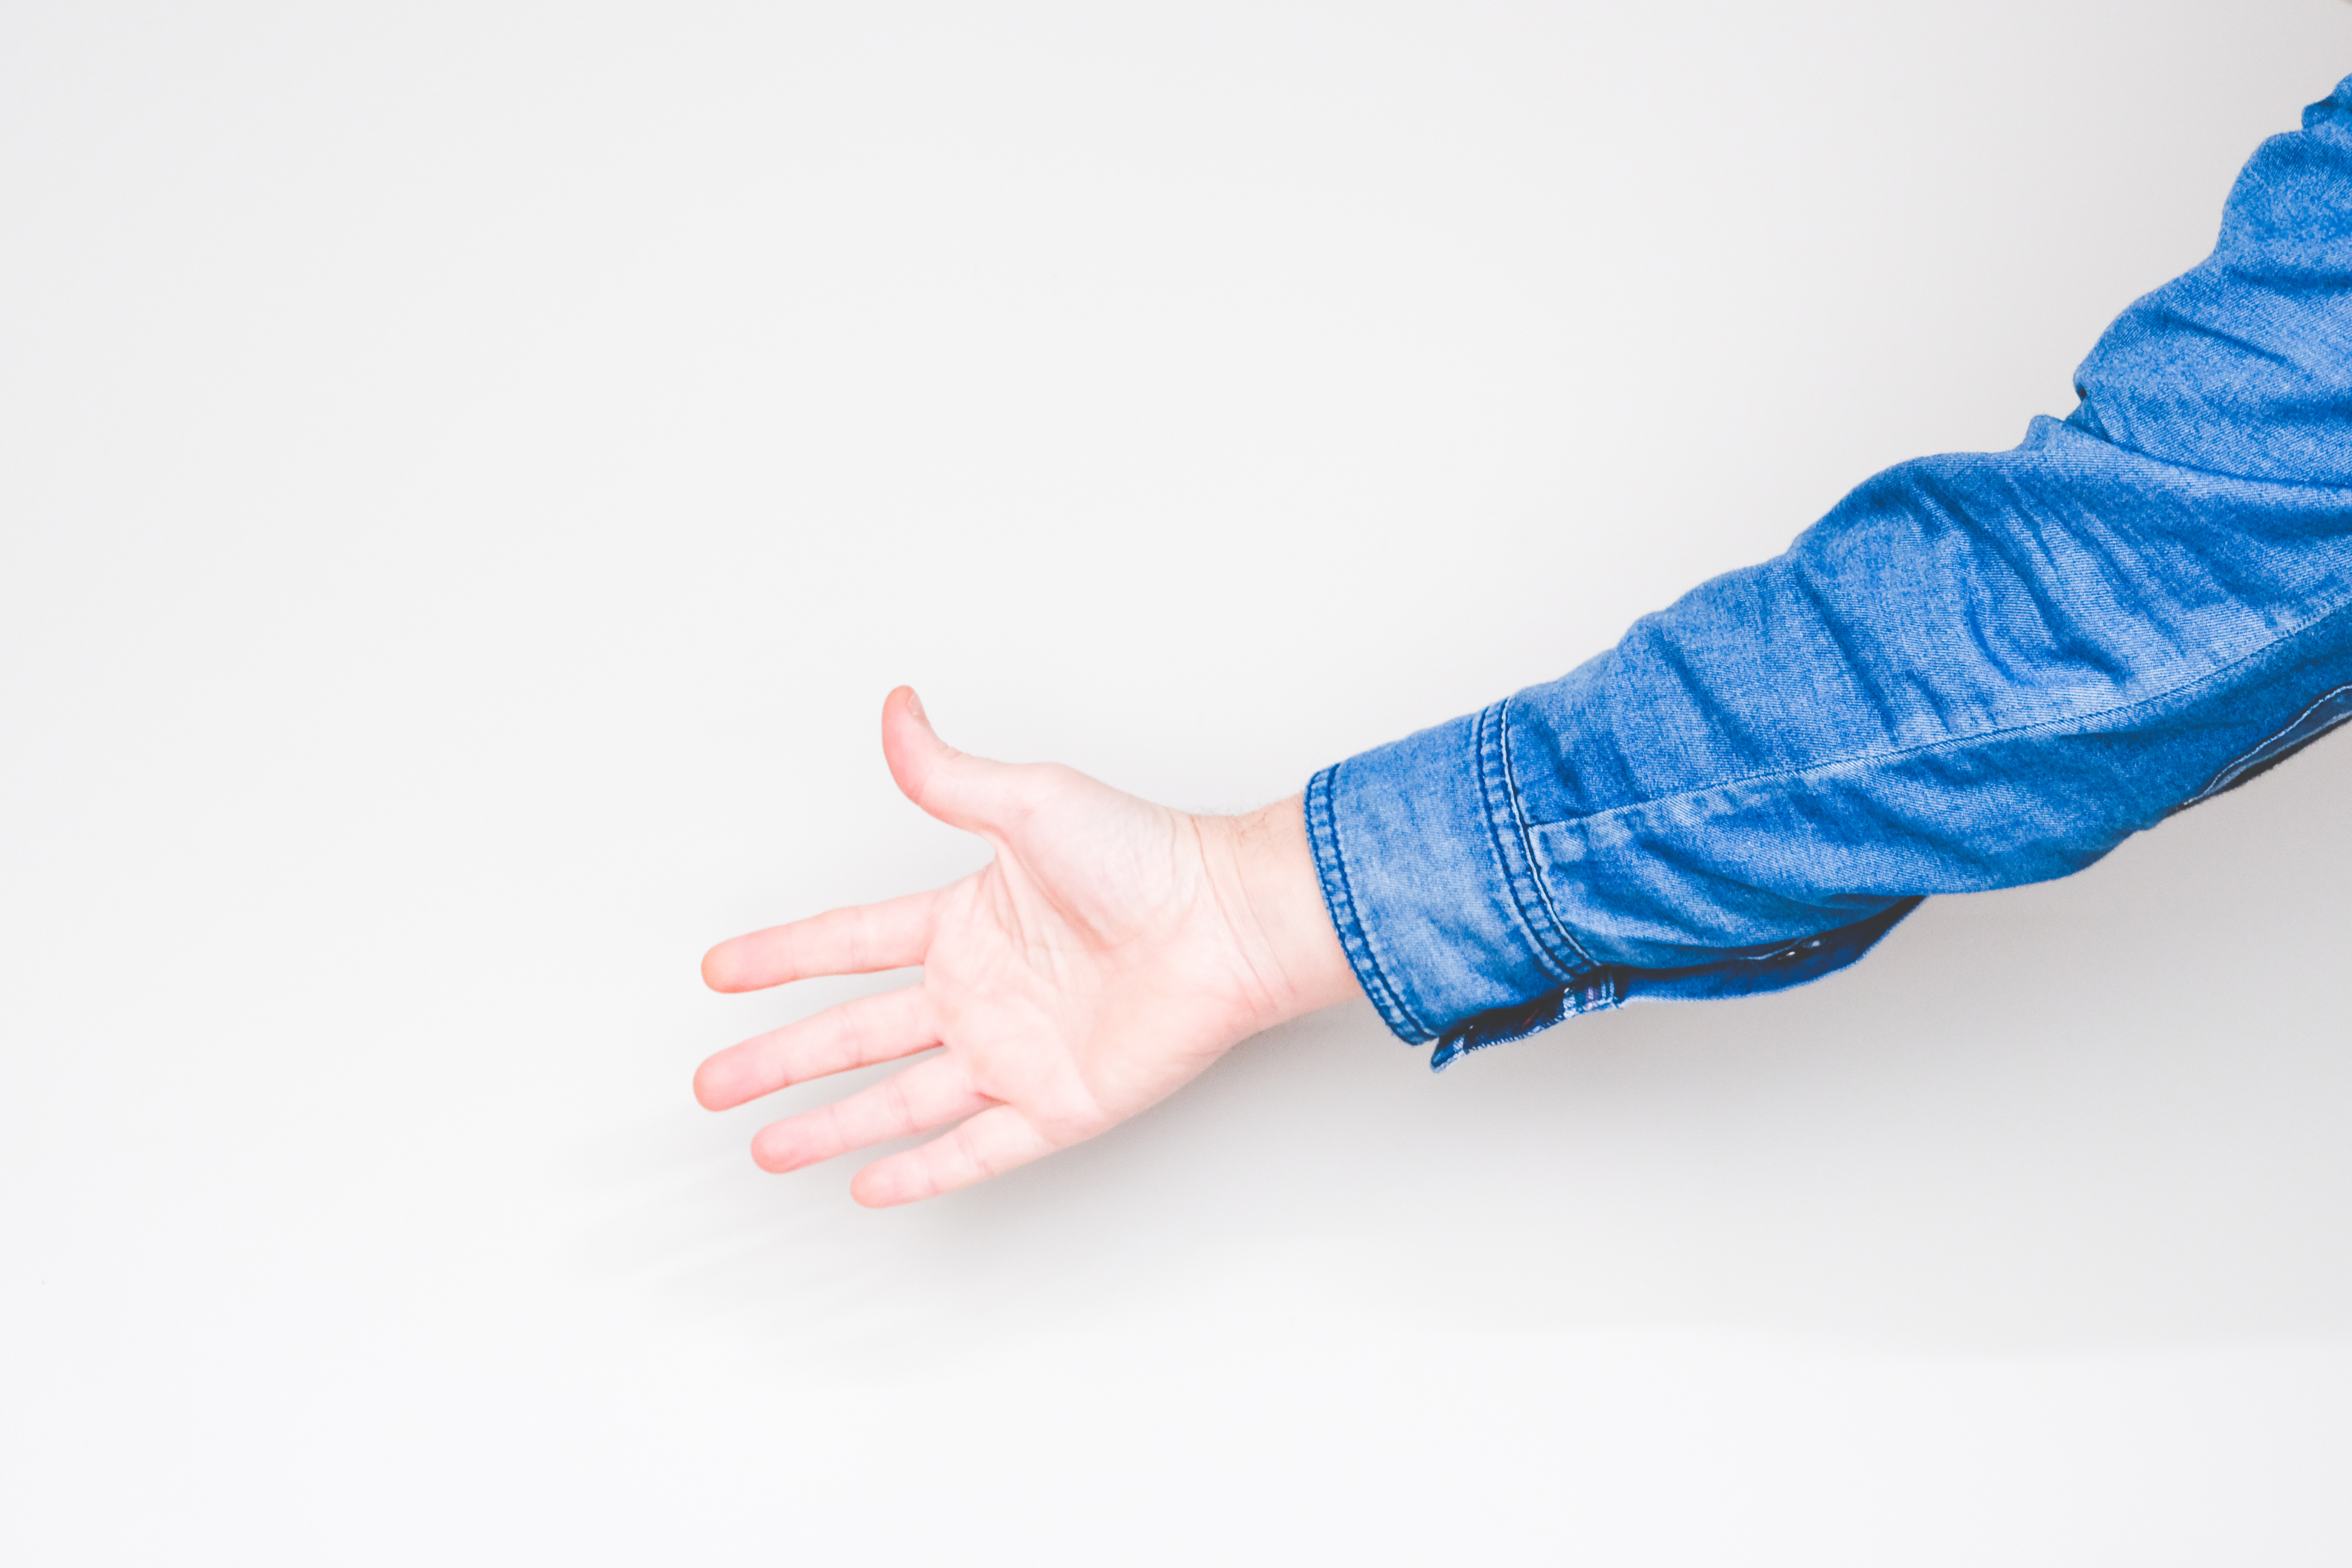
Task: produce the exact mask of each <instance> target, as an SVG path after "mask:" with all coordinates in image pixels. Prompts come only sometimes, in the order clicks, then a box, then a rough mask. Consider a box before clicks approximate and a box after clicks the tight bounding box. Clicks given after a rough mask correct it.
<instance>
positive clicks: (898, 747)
mask: <svg viewBox="0 0 2352 1568" xmlns="http://www.w3.org/2000/svg"><path fill="white" fill-rule="evenodd" d="M882 757H883V759H884V760H885V761H887V762H888V763H889V765H890V777H891V779H893V780H894V781H896V783H897V784H898V789H899V792H900V793H901V794H903V795H905V796H906V797H907V799H908V800H912V801H913V802H914V803H915V804H916V805H918V806H920V807H921V808H922V809H923V810H926V811H929V813H930V814H931V815H932V816H934V817H937V818H938V819H939V820H940V821H942V822H945V823H947V824H948V825H949V826H950V827H951V828H961V829H963V830H965V831H967V832H980V831H983V830H984V829H985V828H986V827H987V826H989V825H990V824H992V823H994V822H996V821H999V820H1000V819H1001V818H1002V817H1003V815H1004V814H1005V812H1006V810H1008V808H1009V807H1010V806H1011V805H1012V804H1013V789H1014V785H1015V782H1016V781H1017V780H1018V779H1019V778H1020V775H1021V769H1020V768H1015V767H1013V766H1012V765H1011V764H1009V763H1003V762H991V761H989V760H988V759H987V758H984V757H970V756H967V755H965V754H964V753H963V752H961V751H958V750H957V749H956V748H955V747H952V746H950V745H949V744H948V743H947V742H946V741H944V740H941V739H940V737H939V734H938V732H937V731H935V730H933V729H932V728H931V721H930V719H929V717H928V716H926V715H925V714H924V712H923V705H922V704H921V702H919V700H917V698H916V696H915V688H914V687H912V686H900V687H899V688H898V690H896V691H894V692H892V693H891V694H890V695H888V696H887V697H885V698H883V699H882Z"/></svg>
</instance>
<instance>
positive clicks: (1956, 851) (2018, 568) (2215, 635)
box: [1306, 78, 2352, 1068]
mask: <svg viewBox="0 0 2352 1568" xmlns="http://www.w3.org/2000/svg"><path fill="white" fill-rule="evenodd" d="M2075 391H2076V393H2077V395H2078V396H2079V397H2080V399H2081V400H2082V401H2081V404H2080V406H2079V407H2077V408H2076V409H2075V410H2074V413H2073V414H2072V415H2070V416H2069V417H2068V418H2067V419H2066V420H2065V421H2064V422H2063V423H2061V422H2059V421H2056V420H2053V419H2047V418H2036V419H2034V420H2033V421H2032V424H2031V426H2030V427H2029V429H2028V431H2027V433H2026V436H2025V439H2024V441H2023V442H2022V443H2021V444H2019V445H2018V446H2016V447H2015V448H2013V449H2012V450H2011V451H2008V452H2000V453H1966V454H1958V455H1947V456H1941V457H1927V458H1922V459H1919V460H1917V461H1916V462H1911V463H1906V464H1903V465H1900V466H1898V467H1895V468H1891V469H1888V470H1887V471H1886V472H1885V473H1883V474H1880V475H1878V476H1875V477H1874V478H1872V479H1870V480H1867V481H1866V482H1864V484H1863V485H1862V486H1861V487H1860V488H1858V489H1856V490H1855V491H1854V492H1853V494H1851V495H1850V496H1848V497H1845V499H1844V500H1843V501H1841V502H1840V503H1839V504H1838V506H1837V507H1835V509H1833V510H1832V512H1831V513H1830V514H1829V516H1828V517H1824V518H1822V521H1820V522H1819V523H1817V524H1815V525H1814V526H1813V527H1812V528H1809V529H1807V530H1806V531H1805V532H1804V533H1803V534H1801V536H1799V537H1798V538H1797V539H1796V541H1795V543H1794V544H1793V545H1792V546H1791V547H1790V549H1789V550H1788V552H1787V553H1786V554H1784V555H1781V556H1780V557H1778V558H1776V559H1772V560H1769V561H1766V562H1764V563H1763V564H1762V565H1760V566H1753V567H1748V568H1747V569H1745V570H1739V571H1734V572H1730V573H1727V574H1726V575H1724V576H1722V577H1718V578H1717V579H1715V580H1713V581H1711V582H1707V583H1706V584H1704V585H1702V586H1700V587H1699V588H1697V589H1696V590H1694V591H1692V592H1690V593H1689V594H1687V595H1685V597H1684V598H1683V599H1682V600H1680V601H1677V602H1676V603H1675V604H1674V605H1672V606H1671V607H1669V608H1667V609H1665V610H1664V611H1661V612H1658V613H1656V614H1654V615H1650V616H1646V617H1644V618H1643V620H1641V621H1640V622H1636V623H1635V624H1634V626H1633V629H1632V630H1631V631H1630V632H1627V634H1626V635H1625V637H1624V639H1623V641H1622V642H1620V643H1618V644H1617V645H1616V646H1615V647H1614V648H1612V649H1611V650H1609V651H1608V652H1607V653H1602V654H1601V655H1599V656H1598V657H1596V658H1594V659H1592V660H1591V661H1590V662H1588V663H1586V664H1583V665H1581V666H1580V667H1579V668H1577V669H1575V670H1573V671H1570V673H1569V674H1566V675H1564V676H1562V677H1561V678H1559V680H1556V681H1553V682H1550V683H1549V684H1548V685H1538V686H1530V687H1528V689H1527V690H1525V691H1522V692H1520V693H1518V694H1517V695H1514V696H1511V697H1508V698H1506V699H1505V700H1503V701H1502V702H1498V703H1496V704H1495V705H1494V706H1492V707H1489V708H1487V709H1486V710H1485V711H1484V712H1481V713H1475V714H1471V715H1468V716H1465V717H1462V718H1457V719H1455V720H1454V721H1453V722H1452V723H1449V724H1442V725H1439V726H1437V727H1435V728H1433V729H1425V730H1423V731H1422V732H1421V733H1419V734H1417V735H1413V736H1411V737H1407V738H1405V739H1403V740H1400V741H1397V742H1395V743H1393V744H1391V745H1388V746H1383V747H1379V748H1377V749H1375V750H1372V751H1368V752H1365V753H1363V754H1362V755H1360V756H1358V757H1353V758H1349V759H1348V760H1346V761H1344V762H1341V763H1339V764H1338V765H1336V766H1334V767H1331V768H1326V769H1325V770H1324V771H1322V772H1321V773H1319V774H1318V775H1317V776H1316V777H1315V779H1314V781H1313V782H1312V783H1311V784H1310V785H1309V786H1308V788H1307V805H1306V810H1307V830H1308V832H1309V834H1310V836H1311V838H1312V840H1313V842H1314V848H1315V854H1316V860H1317V862H1318V869H1319V872H1320V875H1321V879H1322V883H1323V892H1324V897H1325V900H1326V902H1327V903H1328V906H1329V908H1330V912H1331V916H1332V920H1333V922H1334V924H1335V925H1337V927H1338V929H1339V936H1340V940H1341V942H1342V944H1343V945H1344V946H1345V947H1346V948H1347V951H1348V955H1349V958H1350V959H1351V960H1352V961H1353V963H1354V965H1355V969H1356V974H1357V977H1359V978H1360V980H1361V981H1362V983H1363V987H1364V989H1365V990H1366V991H1367V992H1368V993H1369V994H1370V997H1371V998H1372V1001H1373V1003H1374V1004H1375V1005H1376V1006H1377V1007H1378V1008H1379V1009H1380V1012H1381V1017H1382V1018H1383V1019H1386V1020H1387V1022H1388V1025H1389V1027H1390V1028H1391V1030H1395V1031H1396V1033H1397V1034H1398V1035H1399V1036H1401V1037H1402V1038H1403V1039H1404V1040H1407V1041H1410V1042H1413V1043H1422V1042H1426V1041H1430V1040H1435V1041H1437V1042H1438V1049H1437V1051H1436V1052H1435V1053H1434V1055H1433V1060H1432V1065H1433V1066H1435V1067H1441V1068H1442V1067H1444V1065H1445V1064H1446V1063H1447V1062H1449V1061H1452V1060H1454V1057H1455V1056H1457V1055H1459V1054H1460V1053H1461V1052H1462V1051H1465V1050H1475V1049H1476V1048H1478V1047H1480V1046H1483V1045H1488V1044H1493V1043H1496V1041H1499V1040H1511V1039H1516V1038H1517V1037H1519V1036H1521V1035H1525V1034H1528V1033H1531V1032H1533V1031H1534V1030H1538V1029H1542V1028H1545V1027H1547V1026H1549V1024H1552V1023H1554V1022H1557V1021H1558V1020H1559V1019H1562V1018H1565V1017H1567V1016H1569V1015H1570V1014H1573V1013H1580V1012H1586V1011H1590V1010H1591V1009H1597V1008H1606V1007H1612V1006H1614V1005H1616V1004H1618V1003H1620V1002H1623V1001H1627V1000H1632V999H1637V998H1661V999H1664V998H1697V997H1725V996H1735V995H1741V994H1745V993H1748V992H1754V991H1763V990H1771V989H1776V988H1780V987H1784V986H1790V985H1794V984H1798V983H1801V982H1802V981H1806V980H1811V979H1813V978H1816V977H1820V976H1822V975H1824V974H1826V973H1828V972H1830V971H1831V970H1833V969H1837V968H1840V967H1843V966H1844V965H1847V964H1850V963H1852V962H1853V960H1854V959H1856V958H1858V957H1860V956H1862V954H1863V953H1864V951H1865V950H1866V949H1868V948H1869V946H1871V945H1872V944H1873V943H1874V942H1875V941H1877V939H1878V938H1879V937H1880V936H1883V935H1885V932H1886V931H1887V930H1888V929H1889V928H1890V927H1891V926H1893V925H1895V922H1896V921H1898V920H1900V919H1902V918H1903V916H1904V915H1906V914H1908V913H1909V912H1910V911H1911V910H1912V909H1913V908H1915V907H1916V905H1917V904H1918V903H1919V901H1920V900H1921V899H1922V898H1923V897H1925V896H1927V894H1936V893H1959V892H1969V891H1976V890H1980V889H1985V888H1994V887H2005V886H2010V885H2013V884H2015V883H2027V882H2035V881H2040V880H2042V879H2044V878H2049V877H2057V876H2064V875H2066V874H2067V873H2071V872H2075V871H2079V870H2081V869H2082V868H2083V867H2084V866H2086V865H2089V864H2090V863H2091V862H2093V861H2095V860H2097V859H2098V858H2099V857H2100V856H2102V855H2104V854H2105V853H2106V852H2108V851H2109V850H2111V849H2113V848H2115V846H2116V844H2117V843H2119V842H2121V841H2123V840H2124V839H2125V838H2126V836H2127V835H2129V834H2131V833H2135V832H2137V831H2140V830H2141V829H2143V828H2147V827H2152V826H2154V825H2155V824H2156V823H2157V822H2158V821H2161V820H2163V819H2164V818H2165V817H2166V816H2167V815H2168V814H2170V813H2171V812H2174V811H2177V810H2182V809H2184V808H2185V807H2188V806H2192V805H2195V804H2197V803H2198V802H2199V801H2201V800H2207V799H2210V797H2212V796H2214V795H2217V794H2220V793H2221V791H2223V790H2225V789H2232V788H2234V787H2235V786H2237V785H2239V784H2241V783H2243V782H2244V781H2246V780H2247V779H2251V778H2252V777H2253V776H2254V775H2255V774H2257V773H2259V772H2261V771H2263V769H2264V768H2269V767H2271V766H2272V765H2273V764H2274V763H2276V762H2278V761H2279V760H2281V759H2282V758H2284V757H2286V756H2287V755H2288V754H2289V753H2291V752H2293V751H2294V750H2295V749H2297V748H2298V747H2302V746H2304V745H2305V744H2307V743H2309V742H2310V741H2311V740H2313V739H2314V738H2315V737H2318V736H2320V735H2321V734H2324V733H2325V732H2326V731H2327V730H2328V729H2330V728H2332V727H2334V726H2336V725H2337V724H2339V723H2341V722H2343V721H2344V720H2345V719H2346V718H2347V717H2352V612H2347V606H2352V78H2347V80H2346V81H2345V82H2344V83H2343V84H2342V85H2340V86H2339V87H2337V89H2336V91H2335V93H2334V95H2333V96H2331V97H2330V98H2328V99H2326V100H2325V101H2323V102H2321V103H2318V104H2315V105H2313V106H2312V107H2311V108H2310V109H2309V110H2305V113H2304V118H2303V130H2302V131H2300V132H2298V133H2295V134H2291V135H2284V136H2278V137H2274V138H2273V139H2272V140H2270V141H2267V142H2265V143H2264V144H2263V147H2262V149H2261V150H2260V151H2259V152H2257V153H2256V154H2255V155H2254V157H2253V160H2252V162H2249V163H2248V164H2247V165H2246V167H2245V170H2244V171H2243V172H2242V173H2241V174H2240V176H2239V178H2238V181H2237V183H2236V185H2235V187H2234V188H2233V189H2232V191H2231V195H2230V198H2229V202H2228V204H2227V207H2226V208H2225V210H2224V213H2223V217H2222V225H2221V240H2220V243H2219V244H2218V245H2217V246H2216V247H2215V249H2214V252H2213V254H2212V256H2210V257H2209V258H2208V259H2207V260H2206V261H2205V262H2204V263H2203V264H2202V265H2200V267H2197V268H2196V269H2195V270H2194V271H2192V272H2189V274H2187V275H2186V276H2184V277H2179V278H2178V279H2176V280H2174V281H2173V282H2172V283H2169V284H2168V285H2166V286H2165V287H2162V288H2159V289H2158V290H2157V291H2156V292H2154V293H2152V294H2150V295H2148V296H2147V298H2143V299H2141V300H2140V301H2138V302H2137V304H2135V305H2133V306H2132V307H2131V308H2129V309H2128V310H2126V311H2125V312H2124V314H2123V316H2122V317H2121V318H2120V319H2117V320H2116V323H2115V324H2114V325H2113V326H2112V327H2110V328H2109V329H2107V331H2106V333H2105V336H2103V337H2102V338H2101V339H2100V340H2099V342H2098V343H2097V345H2096V346H2095V348H2094V349H2093V350H2092V352H2091V356H2090V358H2089V359H2088V360H2086V361H2084V364H2083V366H2082V369H2081V370H2080V371H2079V372H2077V374H2076V377H2075Z"/></svg>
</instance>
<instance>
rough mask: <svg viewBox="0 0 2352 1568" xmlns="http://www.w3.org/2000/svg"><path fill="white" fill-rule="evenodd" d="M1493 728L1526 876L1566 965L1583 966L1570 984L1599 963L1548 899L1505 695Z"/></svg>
mask: <svg viewBox="0 0 2352 1568" xmlns="http://www.w3.org/2000/svg"><path fill="white" fill-rule="evenodd" d="M1495 732H1496V737H1497V739H1498V741H1499V746H1498V749H1499V750H1500V751H1501V753H1502V760H1503V792H1504V794H1505V795H1506V796H1507V797H1508V799H1509V800H1510V804H1511V825H1512V827H1513V828H1514V829H1515V830H1517V833H1518V835H1519V852H1520V853H1522V854H1524V855H1526V856H1527V859H1528V881H1529V882H1532V883H1535V884H1536V896H1537V897H1538V898H1540V899H1541V900H1542V901H1543V908H1544V913H1545V914H1546V915H1549V916H1550V917H1551V925H1552V930H1553V931H1555V932H1556V933H1558V935H1559V940H1560V941H1561V942H1563V943H1565V944H1566V945H1567V946H1568V950H1569V952H1570V953H1571V954H1573V955H1574V957H1573V958H1572V959H1570V960H1564V961H1565V962H1568V963H1569V964H1570V967H1574V966H1575V965H1577V964H1581V965H1583V966H1584V968H1583V970H1582V971H1581V972H1580V975H1577V976H1570V977H1568V979H1569V983H1570V984H1571V985H1573V984H1575V983H1576V982H1577V980H1578V979H1579V978H1580V976H1581V974H1590V973H1591V971H1592V970H1593V969H1595V968H1597V967H1599V966H1598V965H1597V964H1595V963H1594V962H1593V959H1592V955H1591V954H1590V953H1588V952H1586V951H1585V950H1584V944H1583V943H1581V942H1579V941H1578V940H1577V939H1576V933H1575V932H1573V931H1570V929H1569V928H1568V922H1567V921H1565V920H1563V919H1561V918H1560V915H1559V904H1557V903H1555V902H1554V901H1553V899H1552V895H1551V883H1549V881H1548V880H1546V878H1545V876H1544V874H1543V868H1542V867H1541V866H1540V865H1539V864H1538V863H1537V861H1536V846H1535V840H1534V838H1533V837H1532V836H1531V835H1530V834H1529V833H1528V813H1527V807H1526V805H1525V804H1524V802H1522V801H1521V800H1520V798H1519V778H1518V769H1517V768H1514V767H1513V766H1512V765H1511V699H1510V698H1508V697H1505V698H1504V699H1503V700H1502V701H1501V702H1499V703H1496V705H1495Z"/></svg>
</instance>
